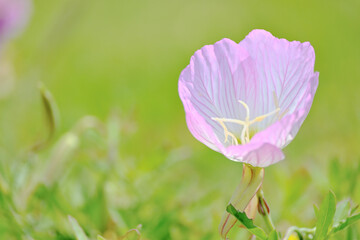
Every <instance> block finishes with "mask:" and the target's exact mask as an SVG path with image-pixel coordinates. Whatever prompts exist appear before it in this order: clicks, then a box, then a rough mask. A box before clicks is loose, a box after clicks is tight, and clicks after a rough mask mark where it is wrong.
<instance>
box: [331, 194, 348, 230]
mask: <svg viewBox="0 0 360 240" xmlns="http://www.w3.org/2000/svg"><path fill="white" fill-rule="evenodd" d="M349 214H350V201H349V200H348V199H347V200H343V201H341V202H339V203H338V204H336V211H335V216H334V224H333V225H334V226H336V225H337V224H338V223H339V222H341V221H342V220H344V219H345V218H347V217H348V216H349Z"/></svg>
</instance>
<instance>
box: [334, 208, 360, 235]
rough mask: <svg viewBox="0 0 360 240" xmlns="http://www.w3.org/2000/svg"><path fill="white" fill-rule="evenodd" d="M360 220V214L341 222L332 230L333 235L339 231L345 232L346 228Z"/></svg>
mask: <svg viewBox="0 0 360 240" xmlns="http://www.w3.org/2000/svg"><path fill="white" fill-rule="evenodd" d="M359 220H360V213H358V214H356V215H353V216H351V217H348V218H346V219H345V220H344V221H341V222H340V223H339V224H338V225H337V226H335V227H334V228H333V229H332V233H336V232H338V231H341V230H343V229H344V228H346V227H347V226H349V225H351V224H353V223H355V222H357V221H359Z"/></svg>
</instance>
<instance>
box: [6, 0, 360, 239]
mask: <svg viewBox="0 0 360 240" xmlns="http://www.w3.org/2000/svg"><path fill="white" fill-rule="evenodd" d="M359 12H360V2H359V1H357V0H345V1H335V0H330V1H310V0H305V1H280V0H273V1H262V0H254V1H235V0H234V1H230V0H229V1H214V0H207V1H205V0H204V1H194V0H191V1H190V0H184V1H165V0H158V1H122V0H107V1H95V0H58V1H41V0H34V2H33V8H32V16H31V18H30V21H29V23H28V25H27V27H26V28H25V29H24V32H23V33H22V34H21V35H20V36H18V37H17V38H16V39H14V40H12V41H9V42H8V43H6V45H5V46H4V47H3V48H2V50H1V65H3V66H6V67H4V68H5V69H7V70H6V71H10V72H11V74H10V75H11V77H9V79H8V80H6V83H5V81H0V89H6V91H5V90H4V91H1V95H0V239H75V234H74V231H73V228H72V224H71V221H69V219H68V215H70V216H72V217H73V218H74V219H76V220H77V222H78V223H79V225H80V226H81V227H82V228H83V230H84V231H85V233H86V234H87V236H88V237H89V238H91V239H96V236H97V235H101V236H103V237H105V238H106V239H137V238H138V234H141V238H142V239H219V235H218V233H217V225H218V223H219V221H220V218H221V215H222V213H223V212H224V209H225V206H226V204H227V202H228V200H229V199H230V197H231V195H232V193H233V190H234V189H235V187H236V186H237V184H238V183H239V181H240V178H241V172H242V170H241V169H242V166H241V164H239V163H235V162H231V161H229V160H227V159H226V158H225V157H223V156H222V155H221V154H218V153H216V152H213V151H212V150H210V149H208V148H207V147H205V146H204V145H202V144H201V143H199V142H197V141H196V140H195V139H194V138H193V137H192V136H191V134H190V133H189V131H188V129H187V126H186V123H185V116H184V111H183V106H182V103H181V101H180V99H179V96H178V92H177V84H178V77H179V74H180V72H181V71H182V69H183V68H185V67H186V65H187V64H188V63H189V60H190V57H191V56H192V55H193V53H194V52H195V51H196V50H197V49H199V48H201V47H202V46H203V45H206V44H213V43H215V42H216V41H218V40H220V39H222V38H224V37H227V38H230V39H232V40H234V41H236V42H239V41H241V40H242V39H243V38H244V37H245V36H246V35H247V34H248V33H249V32H250V31H251V30H252V29H255V28H261V29H266V30H268V31H270V32H271V33H272V34H273V35H274V36H276V37H281V38H286V39H288V40H299V41H302V42H303V41H309V42H310V43H311V44H312V45H313V47H314V48H315V52H316V63H315V69H316V71H319V72H320V79H319V88H318V90H317V93H316V96H315V100H314V103H313V107H312V109H311V111H310V114H309V116H308V118H307V119H306V121H305V122H304V124H303V126H302V128H301V129H300V131H299V133H298V135H297V137H296V138H295V140H294V141H293V142H292V143H291V144H290V145H289V146H288V147H286V149H285V154H286V159H285V160H284V161H282V162H280V163H278V164H276V165H273V166H270V167H268V168H266V172H265V182H264V192H265V195H266V198H267V201H268V203H269V205H270V207H271V214H272V216H273V218H274V221H275V224H276V225H277V226H278V228H279V229H280V230H282V231H284V230H285V229H286V228H287V227H289V226H291V225H298V226H304V227H312V226H313V225H314V223H315V216H314V213H313V204H317V205H319V203H320V202H321V201H322V199H323V198H324V197H325V194H326V193H327V191H328V190H329V189H332V190H333V191H334V192H335V194H336V196H337V200H338V201H340V200H342V199H345V198H348V197H350V198H352V199H353V201H354V204H355V203H360V185H358V181H359V178H360V177H359V173H360V164H359V160H360V94H359V92H360V67H359V66H360V45H359V43H360V14H359ZM9 69H10V70H9ZM7 74H9V73H7ZM39 82H42V83H43V84H44V86H46V88H47V89H48V90H49V92H51V94H52V96H53V100H54V102H56V105H57V107H56V109H57V110H56V115H57V118H56V119H57V128H56V131H55V134H54V136H53V137H52V138H51V140H50V142H48V143H47V144H45V145H44V147H43V148H42V149H36V148H34V147H33V146H34V145H35V144H37V143H38V142H39V141H42V140H43V139H46V136H47V135H48V134H49V133H48V132H49V130H48V128H47V125H46V115H45V114H44V107H43V104H42V102H41V97H40V91H39V88H38V85H39ZM5 84H6V87H4V86H5ZM2 85H3V86H2ZM259 224H261V223H259ZM358 228H360V226H359V225H357V226H356V225H355V226H353V227H352V228H349V229H347V230H346V231H345V232H344V233H343V235H338V236H335V237H334V239H345V236H347V237H348V238H347V239H358V238H359V232H360V231H359V230H357V229H358ZM131 229H137V231H138V232H136V231H135V230H134V231H130V232H129V230H131ZM234 232H235V233H232V234H233V235H232V236H234V239H247V238H246V237H245V233H244V231H241V230H238V229H237V230H234ZM124 235H126V236H125V238H122V236H124ZM349 236H350V238H349Z"/></svg>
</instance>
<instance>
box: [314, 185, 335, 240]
mask: <svg viewBox="0 0 360 240" xmlns="http://www.w3.org/2000/svg"><path fill="white" fill-rule="evenodd" d="M335 209H336V201H335V195H334V193H333V192H331V191H329V193H328V195H327V196H326V198H325V199H324V201H323V202H322V204H321V206H320V209H319V213H318V218H317V221H316V232H315V238H314V239H315V240H323V239H326V236H327V234H328V231H329V227H330V226H331V224H332V222H333V218H334V215H335Z"/></svg>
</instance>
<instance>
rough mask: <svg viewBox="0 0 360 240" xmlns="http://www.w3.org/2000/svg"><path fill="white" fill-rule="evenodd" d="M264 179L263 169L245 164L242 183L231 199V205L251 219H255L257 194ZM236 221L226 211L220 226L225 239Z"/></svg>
mask: <svg viewBox="0 0 360 240" xmlns="http://www.w3.org/2000/svg"><path fill="white" fill-rule="evenodd" d="M263 179H264V169H263V168H254V167H252V166H250V165H246V164H244V165H243V174H242V178H241V182H240V184H239V185H238V187H237V188H236V190H235V192H234V194H233V196H232V197H231V199H230V202H229V204H232V205H233V206H234V207H235V208H236V209H237V210H238V211H241V212H244V211H245V212H246V214H247V216H248V217H249V218H254V217H255V213H256V208H257V201H258V200H257V196H256V193H257V192H258V190H259V189H260V187H261V185H262V181H263ZM236 221H237V220H236V218H235V217H234V216H232V215H231V214H230V213H228V212H226V211H225V213H224V215H223V217H222V219H221V222H220V225H219V232H220V235H221V237H222V238H223V239H226V236H227V234H228V233H229V231H230V229H231V228H232V227H233V226H234V225H235V223H236Z"/></svg>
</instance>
